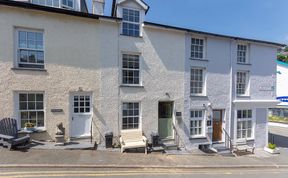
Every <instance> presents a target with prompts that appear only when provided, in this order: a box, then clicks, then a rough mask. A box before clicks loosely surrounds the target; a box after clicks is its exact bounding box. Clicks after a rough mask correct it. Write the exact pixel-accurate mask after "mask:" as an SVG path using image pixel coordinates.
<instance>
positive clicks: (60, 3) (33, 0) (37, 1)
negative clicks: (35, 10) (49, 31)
mask: <svg viewBox="0 0 288 178" xmlns="http://www.w3.org/2000/svg"><path fill="white" fill-rule="evenodd" d="M43 1H45V3H44V4H40V0H31V3H32V4H36V5H42V6H48V7H56V8H66V9H75V0H69V1H72V3H73V6H72V7H70V6H68V5H65V4H64V3H63V0H58V3H57V5H55V4H54V0H51V1H52V5H49V4H48V0H43Z"/></svg>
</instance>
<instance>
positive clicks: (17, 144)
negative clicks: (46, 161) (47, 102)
mask: <svg viewBox="0 0 288 178" xmlns="http://www.w3.org/2000/svg"><path fill="white" fill-rule="evenodd" d="M29 142H30V136H25V137H21V138H18V127H17V121H16V120H15V119H12V118H4V119H2V120H0V145H3V146H6V147H8V149H10V150H11V149H13V148H20V149H21V148H26V147H27V146H28V144H29Z"/></svg>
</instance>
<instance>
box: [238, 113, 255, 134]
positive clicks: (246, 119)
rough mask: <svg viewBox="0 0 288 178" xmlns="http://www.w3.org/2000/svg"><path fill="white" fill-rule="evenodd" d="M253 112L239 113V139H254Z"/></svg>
mask: <svg viewBox="0 0 288 178" xmlns="http://www.w3.org/2000/svg"><path fill="white" fill-rule="evenodd" d="M252 125H253V121H252V110H238V111H237V139H249V138H252Z"/></svg>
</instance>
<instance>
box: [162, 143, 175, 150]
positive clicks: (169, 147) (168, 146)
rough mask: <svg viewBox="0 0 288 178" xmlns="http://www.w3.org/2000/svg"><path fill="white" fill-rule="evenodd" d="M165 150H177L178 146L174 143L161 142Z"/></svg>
mask: <svg viewBox="0 0 288 178" xmlns="http://www.w3.org/2000/svg"><path fill="white" fill-rule="evenodd" d="M162 145H163V147H164V149H165V150H178V149H179V148H178V146H177V145H176V144H175V143H163V144H162Z"/></svg>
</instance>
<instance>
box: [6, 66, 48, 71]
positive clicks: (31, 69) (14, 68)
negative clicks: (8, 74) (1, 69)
mask: <svg viewBox="0 0 288 178" xmlns="http://www.w3.org/2000/svg"><path fill="white" fill-rule="evenodd" d="M11 70H28V71H39V72H47V70H46V69H37V68H35V69H34V68H17V67H13V68H11Z"/></svg>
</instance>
